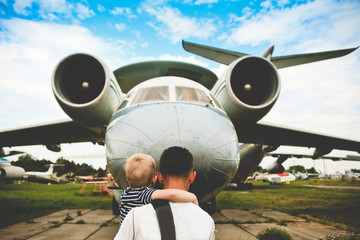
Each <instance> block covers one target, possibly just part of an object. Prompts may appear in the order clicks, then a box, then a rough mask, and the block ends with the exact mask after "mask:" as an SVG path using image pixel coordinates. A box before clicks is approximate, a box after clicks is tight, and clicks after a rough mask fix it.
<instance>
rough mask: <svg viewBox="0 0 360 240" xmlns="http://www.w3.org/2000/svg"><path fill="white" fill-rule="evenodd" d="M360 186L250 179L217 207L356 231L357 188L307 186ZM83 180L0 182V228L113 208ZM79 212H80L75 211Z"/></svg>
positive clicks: (359, 195)
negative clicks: (280, 215) (244, 188)
mask: <svg viewBox="0 0 360 240" xmlns="http://www.w3.org/2000/svg"><path fill="white" fill-rule="evenodd" d="M311 184H316V185H339V186H348V185H352V186H360V182H359V181H341V180H338V181H328V182H325V181H319V180H318V181H296V182H292V183H291V184H290V185H285V184H283V185H270V184H269V183H262V182H254V189H253V190H251V191H248V193H244V192H239V191H223V192H221V193H220V194H218V195H217V197H216V201H217V208H218V210H221V209H244V210H251V209H264V208H268V209H275V210H279V211H282V212H286V213H289V214H291V215H295V216H300V217H306V218H308V219H309V220H312V221H319V222H322V223H325V224H329V225H333V226H336V227H340V228H342V229H345V230H350V231H354V232H356V233H360V214H359V213H360V191H358V190H345V189H322V188H309V187H305V185H311ZM81 186H82V184H79V183H76V184H72V183H69V184H58V185H57V184H53V185H46V184H38V183H28V182H24V183H22V184H20V185H18V184H5V183H0V206H1V207H0V228H3V227H5V226H8V225H12V224H15V223H18V222H24V221H26V222H32V221H33V220H32V219H34V218H36V217H40V216H43V215H46V214H50V213H52V212H56V211H60V210H63V209H111V200H112V199H111V197H110V196H95V195H94V194H93V193H92V191H93V188H92V187H90V186H89V187H88V188H87V189H86V192H85V193H84V194H82V195H80V194H79V192H80V189H81ZM78 214H79V215H81V212H78Z"/></svg>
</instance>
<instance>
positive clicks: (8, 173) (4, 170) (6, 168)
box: [0, 158, 25, 182]
mask: <svg viewBox="0 0 360 240" xmlns="http://www.w3.org/2000/svg"><path fill="white" fill-rule="evenodd" d="M24 175H25V170H24V169H23V168H22V167H18V166H13V165H11V162H10V161H9V160H7V159H5V158H1V160H0V182H3V181H13V180H21V179H23V177H24Z"/></svg>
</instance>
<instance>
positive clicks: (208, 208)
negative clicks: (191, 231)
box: [200, 197, 216, 214]
mask: <svg viewBox="0 0 360 240" xmlns="http://www.w3.org/2000/svg"><path fill="white" fill-rule="evenodd" d="M200 207H201V208H202V209H203V210H204V211H205V212H207V213H208V214H213V213H215V211H216V200H215V197H213V198H210V199H209V200H207V201H206V202H204V203H201V204H200Z"/></svg>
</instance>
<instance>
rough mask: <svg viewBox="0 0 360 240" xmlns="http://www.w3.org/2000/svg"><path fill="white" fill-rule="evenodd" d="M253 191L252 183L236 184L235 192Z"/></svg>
mask: <svg viewBox="0 0 360 240" xmlns="http://www.w3.org/2000/svg"><path fill="white" fill-rule="evenodd" d="M251 189H253V184H252V183H247V182H241V183H238V184H237V190H240V191H241V190H251Z"/></svg>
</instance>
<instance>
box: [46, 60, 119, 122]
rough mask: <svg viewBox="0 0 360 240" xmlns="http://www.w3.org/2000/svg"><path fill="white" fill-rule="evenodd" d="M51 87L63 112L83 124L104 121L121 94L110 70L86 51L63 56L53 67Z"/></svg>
mask: <svg viewBox="0 0 360 240" xmlns="http://www.w3.org/2000/svg"><path fill="white" fill-rule="evenodd" d="M52 89H53V92H54V95H55V98H56V100H57V101H58V103H59V104H60V106H61V108H62V109H63V110H64V112H65V113H66V114H67V115H69V116H70V117H71V118H72V119H73V120H74V121H77V122H79V123H81V124H83V125H85V126H87V127H99V126H104V124H106V123H108V121H109V120H110V118H111V116H112V114H113V113H114V112H115V111H116V109H117V108H118V106H119V104H120V100H121V98H122V95H123V93H122V91H121V89H120V87H119V84H118V82H117V81H116V78H115V76H114V74H113V72H111V71H110V70H109V69H108V67H107V66H106V65H105V64H104V63H103V62H102V61H101V60H99V59H97V58H95V57H93V56H91V55H87V54H74V55H70V56H68V57H66V58H65V59H63V60H62V61H61V62H60V63H59V64H58V65H57V67H56V68H55V70H54V73H53V76H52Z"/></svg>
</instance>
